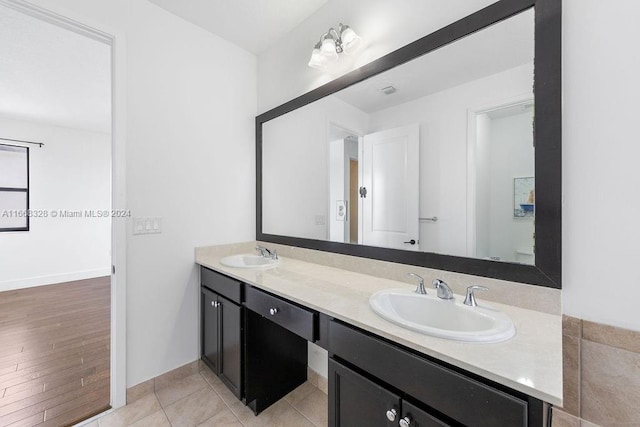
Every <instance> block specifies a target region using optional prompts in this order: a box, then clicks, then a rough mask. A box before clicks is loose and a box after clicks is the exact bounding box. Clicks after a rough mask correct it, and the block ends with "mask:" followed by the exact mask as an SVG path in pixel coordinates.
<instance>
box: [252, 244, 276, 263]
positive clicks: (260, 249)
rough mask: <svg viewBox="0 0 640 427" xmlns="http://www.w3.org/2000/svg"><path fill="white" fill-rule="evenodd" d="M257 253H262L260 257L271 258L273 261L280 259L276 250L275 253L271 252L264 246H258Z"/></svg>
mask: <svg viewBox="0 0 640 427" xmlns="http://www.w3.org/2000/svg"><path fill="white" fill-rule="evenodd" d="M256 251H258V252H260V256H263V257H265V258H271V259H273V260H276V259H278V252H277V251H276V250H275V249H274V250H273V251H270V250H269V249H267V248H265V247H264V246H260V245H256Z"/></svg>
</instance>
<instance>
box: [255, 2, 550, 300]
mask: <svg viewBox="0 0 640 427" xmlns="http://www.w3.org/2000/svg"><path fill="white" fill-rule="evenodd" d="M560 97H561V95H560V0H538V1H521V0H502V1H499V2H497V3H494V4H492V5H491V6H489V7H487V8H485V9H482V10H480V11H478V12H476V13H474V14H472V15H469V16H467V17H465V18H463V19H461V20H459V21H457V22H455V23H453V24H451V25H449V26H447V27H445V28H443V29H441V30H438V31H436V32H435V33H432V34H429V35H427V36H425V37H424V38H422V39H420V40H418V41H416V42H414V43H412V44H410V45H408V46H405V47H403V48H401V49H399V50H398V51H395V52H393V53H391V54H389V55H387V56H385V57H383V58H380V59H379V60H377V61H374V62H373V63H371V64H368V65H367V66H365V67H363V68H361V69H359V70H356V71H354V72H352V73H350V74H347V75H346V76H343V77H341V78H339V79H337V80H334V81H332V82H330V83H328V84H326V85H324V86H322V87H320V88H318V89H316V90H314V91H312V92H309V93H308V94H305V95H303V96H301V97H299V98H296V99H294V100H292V101H290V102H288V103H286V104H284V105H282V106H280V107H277V108H275V109H273V110H271V111H269V112H266V113H264V114H262V115H260V116H259V117H257V119H256V134H257V140H256V148H257V239H258V240H262V241H267V242H274V243H283V244H288V245H293V246H300V247H306V248H311V249H319V250H325V251H332V252H338V253H343V254H350V255H356V256H364V257H369V258H375V259H380V260H388V261H393V262H402V263H406V264H412V265H419V266H424V267H430V268H436V269H443V270H448V271H456V272H462V273H468V274H473V275H480V276H486V277H493V278H499V279H506V280H512V281H517V282H523V283H530V284H536V285H543V286H550V287H556V288H560V286H561V282H560V280H561V275H560V272H561V266H560V262H561V257H560V254H561V252H560V250H561V228H560V227H561V214H560V211H561V173H560V171H561V169H560V168H561V150H560V148H561V144H560V143H561V129H560V126H561V125H560V123H561V117H560V114H561V111H560Z"/></svg>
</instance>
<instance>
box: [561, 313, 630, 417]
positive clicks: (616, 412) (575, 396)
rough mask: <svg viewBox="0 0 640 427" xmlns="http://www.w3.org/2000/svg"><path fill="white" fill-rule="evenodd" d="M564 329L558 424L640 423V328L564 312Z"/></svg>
mask: <svg viewBox="0 0 640 427" xmlns="http://www.w3.org/2000/svg"><path fill="white" fill-rule="evenodd" d="M562 334H563V335H562V347H563V348H562V350H563V383H564V384H563V388H564V398H563V401H564V404H563V407H562V408H559V409H557V410H555V411H554V423H553V424H554V426H555V427H586V426H625V427H626V426H640V406H638V402H640V331H632V330H628V329H623V328H618V327H615V326H609V325H604V324H601V323H594V322H589V321H586V320H581V319H577V318H574V317H569V316H563V319H562Z"/></svg>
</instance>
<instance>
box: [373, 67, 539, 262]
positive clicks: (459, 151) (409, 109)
mask: <svg viewBox="0 0 640 427" xmlns="http://www.w3.org/2000/svg"><path fill="white" fill-rule="evenodd" d="M532 78H533V69H532V64H528V65H522V66H520V67H516V68H512V69H509V70H505V71H503V72H501V73H497V74H494V75H491V76H488V77H484V78H482V79H478V80H474V81H472V82H469V83H465V84H462V85H459V86H455V87H453V88H450V89H447V90H443V91H441V92H438V93H434V94H432V95H429V96H424V97H422V98H418V99H416V100H414V101H411V102H407V103H405V104H401V105H398V106H396V107H391V108H387V109H385V110H382V111H378V112H376V113H373V114H371V116H370V126H369V132H377V131H381V130H384V129H391V128H395V127H399V126H405V125H408V124H411V123H419V124H420V216H421V217H433V216H437V217H438V221H437V222H435V223H434V222H422V223H420V250H422V251H427V252H437V253H442V254H452V255H460V256H465V255H466V254H467V228H466V225H467V169H468V162H467V129H468V124H467V121H468V111H469V110H474V109H479V108H480V107H489V106H497V105H501V104H504V103H505V102H507V101H510V100H512V99H513V98H514V97H518V96H519V97H520V98H521V99H526V98H530V97H531V96H532V94H531V82H532ZM510 205H511V204H509V205H508V206H510Z"/></svg>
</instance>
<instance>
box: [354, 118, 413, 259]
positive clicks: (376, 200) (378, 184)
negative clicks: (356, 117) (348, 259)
mask: <svg viewBox="0 0 640 427" xmlns="http://www.w3.org/2000/svg"><path fill="white" fill-rule="evenodd" d="M418 132H419V127H418V124H413V125H409V126H404V127H400V128H395V129H389V130H384V131H381V132H377V133H372V134H369V135H366V136H365V137H364V143H363V157H362V186H361V191H360V193H361V201H362V205H361V206H362V210H361V224H362V233H361V236H362V239H361V241H360V242H359V243H362V244H365V245H370V246H381V247H385V248H395V249H406V250H415V251H417V250H419V248H420V245H419V241H418V239H419V221H418V204H419V200H418V198H419V188H418V187H419V183H418V179H419V172H418V170H419V161H420V159H419V138H418V137H419V133H418Z"/></svg>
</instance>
